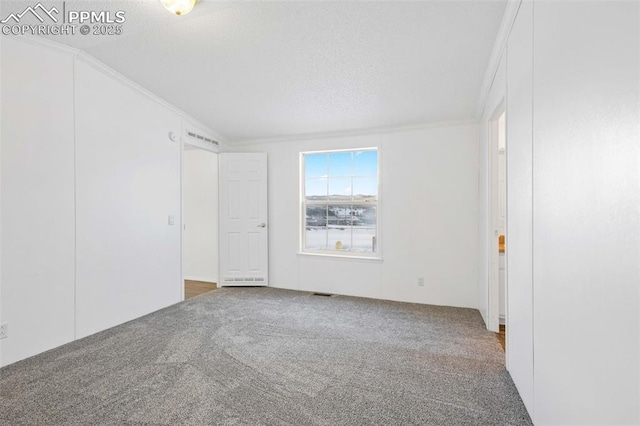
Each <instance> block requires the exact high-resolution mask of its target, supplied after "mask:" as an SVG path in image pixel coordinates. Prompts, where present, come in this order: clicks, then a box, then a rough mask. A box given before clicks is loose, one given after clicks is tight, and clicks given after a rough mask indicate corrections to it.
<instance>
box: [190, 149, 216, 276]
mask: <svg viewBox="0 0 640 426" xmlns="http://www.w3.org/2000/svg"><path fill="white" fill-rule="evenodd" d="M183 155H184V157H183V165H184V176H183V179H184V180H183V189H182V190H183V209H184V210H183V212H184V223H185V229H184V231H183V254H182V256H183V275H184V277H185V279H190V280H197V281H206V282H214V283H217V282H218V154H216V153H213V152H209V151H204V150H201V149H190V150H185V151H184V154H183Z"/></svg>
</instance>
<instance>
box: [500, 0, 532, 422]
mask: <svg viewBox="0 0 640 426" xmlns="http://www.w3.org/2000/svg"><path fill="white" fill-rule="evenodd" d="M532 35H533V3H532V2H531V1H524V2H522V4H521V6H520V10H519V11H518V16H517V17H516V21H515V23H514V25H513V28H512V30H511V34H510V36H509V41H508V44H507V154H506V155H507V235H506V261H507V268H506V274H507V286H508V290H507V363H508V366H509V372H510V373H511V377H512V378H513V381H514V383H515V384H516V386H517V387H518V391H519V392H520V396H521V397H522V400H523V401H524V403H525V405H526V407H527V409H528V410H529V413H530V414H532V413H534V398H533V389H534V383H533V370H534V364H533V345H534V341H533V275H532V268H533V253H532V235H533V234H532V232H533V194H532V179H533V169H532V165H533V163H532V152H533V145H532V129H533V127H532V126H533V114H532V96H533V91H532V90H533V89H532V80H531V78H532V72H533V71H532V65H533V62H532V61H533V50H532V49H533V45H532V38H531V37H532Z"/></svg>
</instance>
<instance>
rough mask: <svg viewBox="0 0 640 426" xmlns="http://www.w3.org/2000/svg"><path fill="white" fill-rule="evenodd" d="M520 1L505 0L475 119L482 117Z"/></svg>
mask: <svg viewBox="0 0 640 426" xmlns="http://www.w3.org/2000/svg"><path fill="white" fill-rule="evenodd" d="M521 3H522V0H507V7H506V8H505V11H504V15H503V16H502V22H501V23H500V29H499V30H498V35H497V36H496V41H495V43H494V44H493V50H492V51H491V56H490V57H489V64H488V66H487V69H486V70H485V73H484V79H483V81H482V86H481V87H480V96H479V98H478V105H477V107H476V115H475V116H476V119H477V120H480V119H481V118H482V114H483V113H484V108H485V104H486V102H487V97H488V96H489V92H490V90H491V86H492V85H493V80H494V79H495V77H496V73H497V72H498V66H499V65H500V59H501V58H502V54H503V52H504V50H505V47H506V46H507V40H509V34H510V33H511V28H512V27H513V23H514V21H515V20H516V15H517V14H518V10H519V9H520V4H521Z"/></svg>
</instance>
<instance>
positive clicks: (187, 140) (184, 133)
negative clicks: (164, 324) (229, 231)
mask: <svg viewBox="0 0 640 426" xmlns="http://www.w3.org/2000/svg"><path fill="white" fill-rule="evenodd" d="M191 128H192V127H190V126H185V124H184V123H183V125H182V129H181V135H180V137H178V138H177V139H178V143H179V145H180V282H179V283H178V285H179V287H178V295H179V300H180V301H184V300H185V290H184V280H185V276H184V227H185V221H184V171H185V167H184V147H185V146H186V145H189V146H191V147H193V148H197V149H201V150H203V151H209V152H213V153H214V154H220V149H219V148H218V146H213V145H209V144H206V143H204V142H200V141H198V140H194V139H193V138H191V137H189V136H188V132H189V130H190V129H191ZM194 129H195V128H194ZM198 133H202V132H200V131H199V130H198ZM170 137H171V136H170ZM172 140H173V139H172ZM219 159H220V157H218V160H219ZM216 190H217V191H219V190H218V188H216ZM219 256H220V242H219V241H218V257H219ZM218 264H219V262H218ZM218 281H219V279H218Z"/></svg>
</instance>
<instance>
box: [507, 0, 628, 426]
mask: <svg viewBox="0 0 640 426" xmlns="http://www.w3.org/2000/svg"><path fill="white" fill-rule="evenodd" d="M639 9H640V3H638V2H616V1H607V2H578V3H576V2H545V1H540V2H536V4H535V9H534V21H533V22H534V28H533V34H534V38H533V46H534V52H533V57H534V60H533V64H534V65H533V123H534V126H533V172H534V173H533V219H534V221H533V265H534V266H533V277H534V292H533V310H534V311H533V313H534V343H535V345H534V359H535V369H534V370H535V373H534V383H535V395H534V400H535V418H536V421H537V422H538V423H539V424H551V423H555V424H587V423H590V424H609V425H611V424H640V412H639V410H640V405H639V398H640V393H639V389H638V388H639V386H640V382H639V380H638V378H639V367H640V366H639V360H640V351H639V348H638V346H639V339H640V327H639V311H640V306H639V304H638V292H639V290H640V284H639V283H640V271H639V262H638V259H639V255H640V218H639V213H640V212H639V206H640V191H639V186H638V183H639V182H640V175H639V173H638V169H639V164H638V160H639V154H640V127H639V112H640V111H639V103H638V102H639V101H640V78H639V76H640V63H639V61H640V31H639V30H640V10H639ZM510 312H511V311H510ZM600 336H606V340H607V342H608V343H605V344H603V342H602V340H601V339H600Z"/></svg>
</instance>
